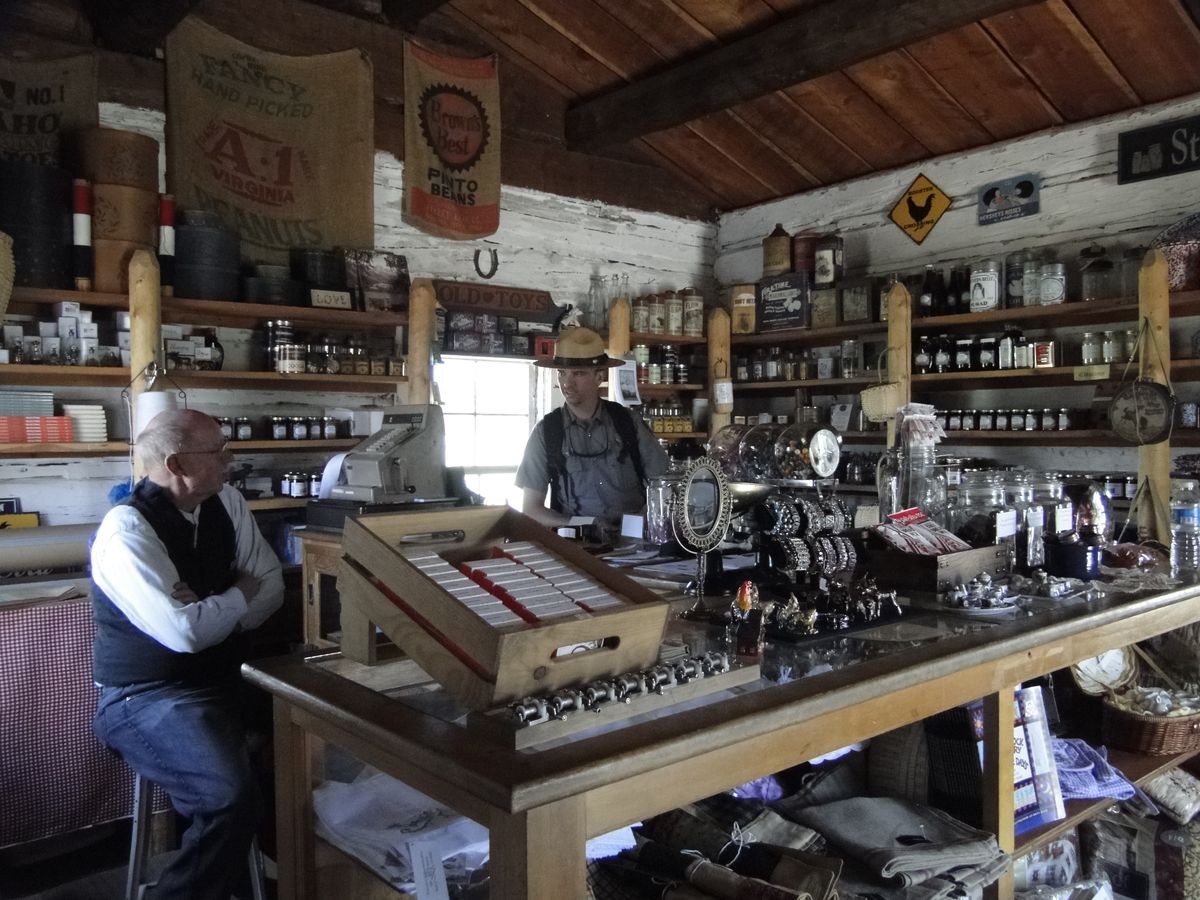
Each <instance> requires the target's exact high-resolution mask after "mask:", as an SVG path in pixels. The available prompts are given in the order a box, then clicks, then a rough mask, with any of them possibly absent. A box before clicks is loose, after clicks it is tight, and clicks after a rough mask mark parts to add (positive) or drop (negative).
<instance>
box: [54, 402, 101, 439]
mask: <svg viewBox="0 0 1200 900" xmlns="http://www.w3.org/2000/svg"><path fill="white" fill-rule="evenodd" d="M62 408H63V415H65V416H68V417H69V418H70V419H71V424H72V426H73V430H74V435H75V440H77V441H83V442H92V441H99V442H104V441H107V440H108V420H107V419H106V418H105V416H104V407H103V406H100V405H99V404H88V403H64V404H63V405H62Z"/></svg>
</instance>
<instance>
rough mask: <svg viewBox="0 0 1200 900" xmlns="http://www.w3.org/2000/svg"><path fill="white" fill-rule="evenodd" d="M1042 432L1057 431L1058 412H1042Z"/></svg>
mask: <svg viewBox="0 0 1200 900" xmlns="http://www.w3.org/2000/svg"><path fill="white" fill-rule="evenodd" d="M1042 431H1058V410H1056V409H1043V410H1042Z"/></svg>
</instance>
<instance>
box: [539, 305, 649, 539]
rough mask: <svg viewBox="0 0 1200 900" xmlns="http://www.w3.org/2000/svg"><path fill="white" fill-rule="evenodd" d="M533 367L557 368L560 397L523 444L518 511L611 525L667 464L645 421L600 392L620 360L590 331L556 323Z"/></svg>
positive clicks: (549, 520) (640, 501)
mask: <svg viewBox="0 0 1200 900" xmlns="http://www.w3.org/2000/svg"><path fill="white" fill-rule="evenodd" d="M535 365H538V366H542V367H547V368H553V369H557V370H558V384H559V387H560V388H561V390H562V394H563V400H564V401H565V402H564V403H563V405H562V407H560V408H559V409H555V410H551V411H550V413H549V414H547V415H546V416H545V417H544V418H543V419H542V421H541V422H539V423H538V424H537V426H536V427H535V428H534V430H533V433H532V434H531V435H530V436H529V442H528V443H527V444H526V445H525V455H524V456H523V457H522V459H521V467H520V468H519V469H518V470H517V478H516V483H517V487H519V488H521V489H522V490H523V491H524V496H523V500H522V507H521V509H522V512H524V513H525V514H527V515H529V516H532V517H533V518H535V519H537V520H538V521H539V522H541V523H543V524H545V525H550V526H555V525H564V524H566V522H567V521H568V519H569V518H570V517H571V516H593V517H595V518H596V520H597V522H599V523H600V524H602V525H605V526H606V527H609V528H612V527H619V526H620V523H621V516H622V515H623V514H626V513H629V514H634V513H639V512H641V511H642V508H643V507H644V506H645V503H646V479H647V478H651V477H653V476H655V475H661V474H663V473H664V472H665V471H666V470H667V467H668V460H667V454H666V452H665V451H664V450H663V449H662V447H660V446H659V444H658V442H657V441H656V440H655V439H654V435H653V434H652V433H651V431H650V429H649V428H647V427H646V425H645V423H644V422H642V421H641V419H640V418H638V417H637V416H636V415H635V414H634V413H632V412H630V411H629V410H628V409H626V408H625V407H623V406H621V405H620V404H618V403H611V402H609V401H607V400H604V399H602V398H601V396H600V394H601V386H602V385H603V384H604V382H605V381H606V379H607V370H608V369H611V368H613V367H615V366H619V365H621V363H620V361H619V360H615V359H612V358H610V357H609V356H608V354H607V353H606V352H605V350H604V341H603V340H602V339H601V338H600V335H598V334H596V332H594V331H591V330H590V329H587V328H564V329H563V332H562V335H561V336H560V337H559V339H558V341H557V342H556V343H555V346H554V358H553V359H551V360H538V362H537V363H535ZM547 488H549V490H550V502H549V507H548V508H547V505H546V490H547Z"/></svg>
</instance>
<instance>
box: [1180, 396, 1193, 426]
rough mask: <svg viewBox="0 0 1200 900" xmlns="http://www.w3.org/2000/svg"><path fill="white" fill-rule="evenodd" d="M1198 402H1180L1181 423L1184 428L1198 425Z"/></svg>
mask: <svg viewBox="0 0 1200 900" xmlns="http://www.w3.org/2000/svg"><path fill="white" fill-rule="evenodd" d="M1196 412H1197V407H1196V404H1195V403H1193V402H1191V401H1190V400H1189V401H1188V402H1186V403H1180V404H1179V424H1180V425H1181V426H1182V427H1184V428H1195V427H1196Z"/></svg>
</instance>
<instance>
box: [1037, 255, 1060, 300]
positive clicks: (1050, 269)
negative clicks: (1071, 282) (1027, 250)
mask: <svg viewBox="0 0 1200 900" xmlns="http://www.w3.org/2000/svg"><path fill="white" fill-rule="evenodd" d="M1040 290H1041V294H1040V296H1041V299H1042V306H1056V305H1058V304H1059V303H1064V302H1066V299H1067V267H1066V266H1065V265H1064V264H1063V263H1060V262H1047V263H1042V268H1041V284H1040Z"/></svg>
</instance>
